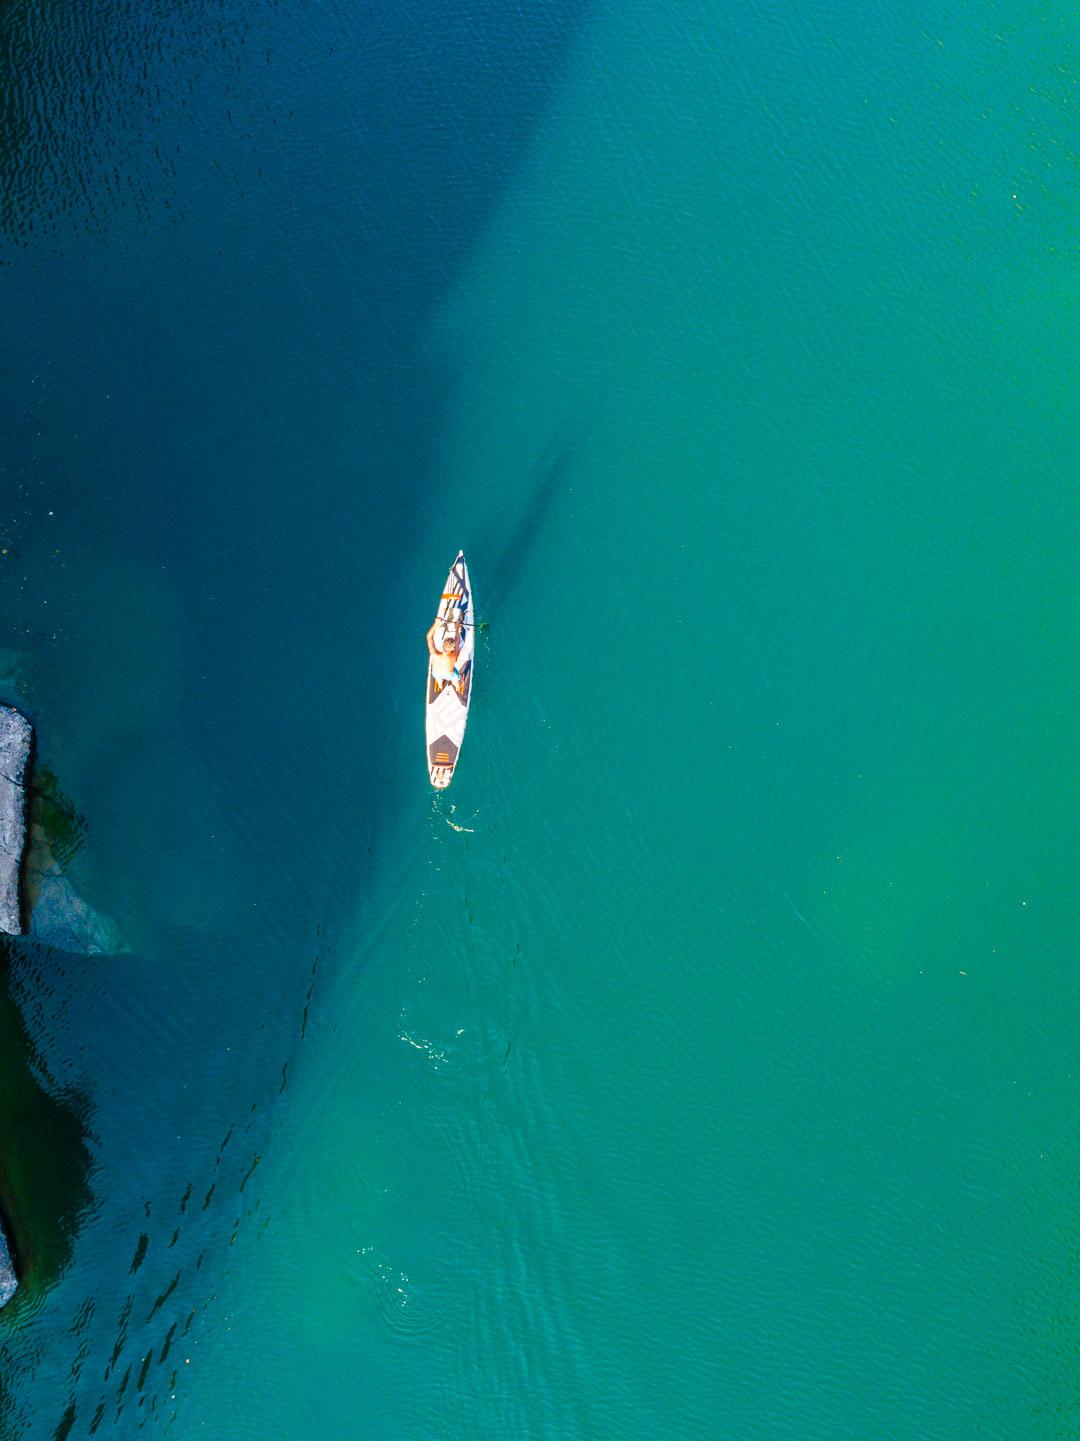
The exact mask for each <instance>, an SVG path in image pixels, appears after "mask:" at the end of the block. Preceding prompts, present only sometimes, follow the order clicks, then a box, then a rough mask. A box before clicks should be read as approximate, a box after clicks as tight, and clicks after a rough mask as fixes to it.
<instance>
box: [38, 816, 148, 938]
mask: <svg viewBox="0 0 1080 1441" xmlns="http://www.w3.org/2000/svg"><path fill="white" fill-rule="evenodd" d="M26 888H27V891H28V893H29V904H30V934H31V935H32V936H34V937H36V938H37V939H38V940H39V941H44V942H45V944H46V945H47V946H52V947H53V948H54V949H55V950H58V951H71V952H74V953H76V954H78V955H91V956H93V955H102V954H104V955H117V954H119V952H121V951H124V950H126V949H127V946H126V944H125V942H124V940H123V937H122V936H121V935H120V932H119V931H118V930H117V928H116V926H115V925H114V924H113V922H112V921H111V920H110V919H109V917H108V916H103V915H102V914H101V912H100V911H96V910H95V909H94V908H93V906H91V905H89V904H88V903H87V902H86V901H85V900H84V899H83V898H82V896H81V895H80V894H79V892H78V891H77V890H76V889H75V887H74V886H73V885H72V883H71V881H70V880H68V878H67V876H66V875H65V874H64V872H63V871H62V870H61V869H60V866H59V865H58V864H57V861H56V858H55V857H54V856H53V855H52V854H51V853H50V851H49V849H48V846H47V844H45V843H44V842H42V841H41V840H40V837H39V834H38V830H37V827H34V828H33V831H32V835H31V842H30V847H29V852H28V855H27V861H26Z"/></svg>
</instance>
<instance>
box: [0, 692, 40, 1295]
mask: <svg viewBox="0 0 1080 1441" xmlns="http://www.w3.org/2000/svg"><path fill="white" fill-rule="evenodd" d="M33 734H34V733H33V729H32V728H31V725H30V722H29V721H28V720H27V719H26V717H25V716H24V715H22V714H21V712H19V711H17V710H15V709H13V708H12V707H11V706H0V931H6V932H7V934H8V935H9V936H18V935H21V934H22V931H23V909H22V897H21V895H20V880H19V878H20V873H21V870H22V858H23V851H24V850H25V848H26V790H25V787H24V781H25V779H26V770H27V766H28V765H29V763H30V746H31V742H32V740H33ZM0 1294H2V1282H0Z"/></svg>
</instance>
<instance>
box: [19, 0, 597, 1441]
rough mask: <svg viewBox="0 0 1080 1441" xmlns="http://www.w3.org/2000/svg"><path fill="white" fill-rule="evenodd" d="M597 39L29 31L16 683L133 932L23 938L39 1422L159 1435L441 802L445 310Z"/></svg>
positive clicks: (405, 17) (50, 25) (317, 15)
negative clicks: (380, 916) (311, 1049)
mask: <svg viewBox="0 0 1080 1441" xmlns="http://www.w3.org/2000/svg"><path fill="white" fill-rule="evenodd" d="M581 18H582V17H581V0H556V3H543V4H540V3H529V4H526V5H523V6H505V5H503V4H501V3H497V0H482V3H479V4H474V5H471V6H470V7H469V9H468V10H467V11H465V10H462V9H461V8H460V7H455V6H450V5H447V4H412V5H405V6H396V5H395V6H391V5H386V4H379V5H371V4H346V3H333V4H328V5H323V6H315V5H308V4H273V3H263V4H259V3H233V4H206V5H195V6H185V7H178V6H170V5H165V4H155V5H143V4H135V3H132V0H128V3H124V4H119V5H113V6H110V7H104V8H103V9H101V10H100V11H99V10H97V9H95V10H93V11H91V10H87V11H85V12H83V11H79V12H78V13H74V12H73V13H68V12H67V11H65V10H64V9H62V8H61V7H52V6H44V5H33V4H31V5H23V4H18V5H7V6H5V7H4V8H3V9H2V10H0V78H2V90H3V94H4V97H5V99H4V110H3V114H4V121H3V126H4V129H3V150H2V160H0V163H2V166H3V208H2V217H0V218H2V227H3V233H2V239H0V260H2V265H0V325H2V327H3V335H4V338H5V344H4V364H3V370H2V372H0V424H2V427H3V433H4V437H5V444H4V448H3V455H2V456H0V494H2V495H3V498H4V505H3V509H2V513H0V541H2V543H3V545H4V546H5V547H6V549H7V554H5V555H4V556H3V557H0V560H2V562H3V564H2V565H0V647H3V648H6V649H8V650H10V651H11V652H13V653H15V660H14V661H13V665H14V667H15V669H14V671H13V674H14V675H16V676H17V681H16V682H13V693H12V694H9V695H6V696H5V697H3V698H5V699H15V700H20V701H21V702H22V703H24V704H25V705H26V706H27V708H28V710H29V712H30V714H31V715H32V717H33V719H34V720H35V722H36V725H37V731H38V743H39V762H40V763H42V764H47V765H48V766H49V768H50V769H51V770H52V771H54V772H55V774H56V775H57V777H58V778H59V782H60V784H61V786H62V787H63V788H64V790H65V792H66V793H67V795H68V796H69V797H70V800H71V802H72V804H73V806H75V807H76V808H77V810H78V811H79V812H80V813H81V815H82V816H83V817H84V818H85V823H86V826H85V843H84V846H83V849H82V851H81V853H80V854H79V856H78V857H77V858H76V862H75V869H76V872H77V874H78V878H79V881H80V884H81V885H82V887H83V889H84V891H85V892H86V893H87V894H88V896H89V897H90V898H91V900H92V902H93V904H95V905H96V906H98V907H99V908H100V909H102V910H103V911H105V912H107V913H108V914H109V915H110V916H111V917H112V918H113V920H114V921H115V922H116V924H117V926H118V927H119V930H120V932H121V934H122V935H123V937H124V939H125V942H126V949H124V950H122V951H121V952H120V953H118V954H116V955H105V956H78V957H76V956H72V955H68V954H64V953H60V952H57V951H55V950H51V949H49V948H48V947H45V946H41V945H39V944H36V943H34V942H31V941H19V942H17V943H15V945H14V946H13V947H12V951H11V954H10V956H9V959H8V969H7V972H6V984H7V990H8V994H9V996H10V1002H11V1004H12V1005H13V1006H14V1008H15V1009H14V1010H13V1012H12V1016H11V1019H10V1026H9V1029H10V1030H11V1033H12V1034H16V1033H17V1034H18V1035H19V1036H21V1037H22V1041H21V1043H20V1044H21V1050H20V1051H19V1053H18V1055H17V1056H16V1059H15V1061H13V1062H12V1065H13V1067H14V1070H13V1078H14V1079H13V1080H12V1085H17V1086H19V1087H22V1088H23V1090H24V1092H25V1096H26V1098H27V1100H26V1104H25V1106H21V1107H14V1108H13V1114H12V1115H11V1116H9V1118H8V1128H9V1132H10V1144H9V1137H4V1136H0V1148H7V1150H8V1153H9V1155H10V1156H12V1157H15V1158H16V1159H17V1164H14V1162H12V1163H10V1164H9V1166H8V1172H9V1174H8V1177H7V1180H6V1182H5V1186H6V1190H7V1196H8V1210H9V1212H11V1213H13V1216H14V1223H15V1230H16V1243H17V1245H18V1247H19V1250H20V1255H21V1256H22V1258H23V1260H24V1262H25V1263H26V1266H27V1284H26V1286H25V1288H24V1293H23V1295H22V1296H21V1297H20V1299H19V1300H17V1301H16V1303H14V1305H13V1307H12V1308H11V1309H10V1310H9V1312H7V1313H5V1316H4V1318H3V1320H2V1322H0V1347H2V1348H3V1362H2V1364H3V1378H2V1384H3V1393H4V1400H5V1417H6V1424H7V1428H8V1430H9V1432H10V1434H13V1435H14V1434H17V1435H19V1436H22V1437H39V1436H54V1435H58V1436H67V1435H71V1436H81V1435H87V1434H91V1433H93V1432H96V1431H101V1432H102V1434H105V1433H108V1434H113V1435H126V1434H129V1433H131V1432H134V1430H135V1429H136V1428H137V1426H139V1425H142V1424H144V1423H145V1422H147V1420H148V1419H149V1418H155V1419H156V1420H157V1421H160V1422H164V1421H165V1420H166V1418H167V1417H168V1416H169V1415H171V1414H172V1412H173V1410H174V1409H175V1407H174V1405H173V1401H174V1400H175V1393H176V1391H177V1388H178V1386H179V1387H182V1386H183V1384H184V1378H183V1374H182V1372H183V1367H182V1365H181V1366H179V1370H180V1372H181V1375H180V1379H179V1381H178V1380H177V1377H176V1372H177V1370H178V1360H177V1356H178V1346H179V1341H180V1339H181V1338H183V1339H185V1341H186V1344H187V1348H188V1349H189V1350H190V1346H191V1344H193V1342H194V1340H195V1339H197V1336H198V1333H199V1330H200V1327H207V1326H212V1325H213V1324H216V1322H215V1317H214V1310H213V1308H214V1295H215V1282H214V1277H215V1275H217V1274H219V1273H220V1270H221V1268H222V1267H223V1266H224V1265H225V1264H226V1260H227V1255H228V1251H229V1246H230V1242H231V1241H232V1240H233V1239H234V1238H235V1236H236V1234H237V1232H238V1230H239V1229H241V1228H243V1227H245V1226H260V1225H264V1224H266V1221H267V1218H268V1215H269V1213H270V1212H271V1211H272V1204H273V1202H272V1181H270V1180H266V1179H265V1178H266V1177H267V1176H268V1175H269V1174H270V1173H271V1172H272V1165H268V1164H266V1163H267V1162H268V1161H271V1160H272V1155H273V1146H274V1138H275V1125H276V1121H275V1117H276V1116H277V1115H278V1113H279V1107H280V1098H281V1097H282V1096H283V1095H285V1094H286V1093H287V1090H288V1086H289V1084H290V1082H291V1080H292V1078H293V1077H295V1075H296V1072H297V1068H298V1067H300V1066H302V1065H303V1063H304V1038H305V1036H306V1034H307V1023H308V1020H309V1018H310V1016H311V1013H312V1011H313V1010H314V1011H317V1009H318V1006H319V986H320V982H321V981H322V980H324V979H325V978H326V976H327V974H328V973H332V970H333V966H334V964H335V961H334V957H335V948H336V947H338V946H339V945H340V943H341V940H342V935H343V932H344V930H345V928H347V927H348V925H349V924H350V921H351V918H352V917H354V916H355V914H356V912H357V906H358V902H359V900H360V898H361V897H362V895H363V888H364V881H365V875H366V874H367V873H368V872H369V871H370V868H371V866H372V865H373V864H375V863H377V861H378V856H379V851H380V846H381V844H382V837H383V836H384V834H385V833H386V826H387V824H388V822H389V821H390V819H391V818H392V817H393V815H394V813H395V810H396V808H397V807H398V806H399V805H400V804H401V802H402V796H403V787H404V788H405V790H406V791H407V792H408V794H409V796H412V791H411V789H410V787H411V785H412V780H413V778H412V777H411V776H410V778H409V780H408V781H407V782H406V781H403V779H402V773H401V770H400V768H399V767H398V766H397V765H396V764H388V763H387V756H388V755H389V754H391V753H396V748H397V747H398V746H399V739H398V738H399V736H400V734H401V732H402V728H403V726H404V725H405V724H406V717H407V718H408V721H409V722H410V723H412V724H414V725H415V710H416V699H417V697H416V689H417V684H416V666H417V649H418V647H419V646H421V645H422V635H423V629H424V627H425V625H426V622H427V611H428V609H429V608H430V603H431V600H432V597H431V596H430V595H429V594H427V593H426V592H425V593H424V594H422V595H418V594H416V593H415V588H414V587H412V586H410V585H409V584H407V581H408V578H409V576H410V574H411V572H410V566H412V565H414V564H415V563H416V559H417V556H418V555H419V556H421V557H422V558H423V559H424V560H425V562H427V561H428V559H429V558H430V563H429V564H428V569H429V570H430V568H431V565H434V571H433V572H432V573H433V574H435V575H436V577H438V575H439V573H440V569H439V568H440V567H441V566H442V565H443V564H444V561H445V557H444V552H445V550H446V546H447V544H449V545H450V546H451V552H452V549H453V547H454V546H455V545H456V544H457V543H458V537H457V536H456V535H455V534H454V531H453V525H452V517H448V516H445V515H444V514H442V512H441V509H440V507H441V504H442V501H441V497H440V495H439V493H438V491H437V489H436V487H435V481H434V478H433V475H434V451H433V446H434V444H435V437H436V436H437V434H438V430H439V422H440V417H441V416H442V415H443V414H444V412H445V409H446V406H447V404H448V402H449V400H450V399H451V398H452V395H453V391H454V383H455V382H454V371H453V358H452V357H447V356H440V355H438V354H436V353H434V352H433V351H432V350H431V349H430V348H429V346H428V344H427V342H426V340H425V335H426V328H427V326H428V324H429V322H430V321H431V320H432V318H433V316H435V315H436V313H437V311H438V308H439V305H440V301H441V299H442V297H443V296H444V295H445V293H446V291H447V288H448V286H449V285H450V284H451V283H452V282H453V280H454V278H455V276H456V275H457V273H458V272H459V270H460V268H461V267H462V266H463V265H464V264H465V263H466V262H467V260H468V258H469V255H470V252H471V248H472V247H473V245H474V243H475V242H476V241H477V239H478V238H479V237H480V236H481V235H482V234H483V231H484V227H485V224H486V222H487V219H488V217H489V216H490V214H491V212H492V209H493V207H494V206H495V204H496V203H497V201H498V199H499V197H500V195H501V194H502V192H503V190H504V188H505V186H506V184H507V183H508V181H509V180H510V178H511V177H512V176H513V174H514V172H515V169H516V167H517V166H518V165H519V163H520V161H521V158H522V156H523V155H524V153H525V150H526V148H527V146H528V142H529V138H530V135H531V134H532V132H533V130H534V128H535V126H536V124H537V122H538V121H539V119H540V118H541V117H542V115H543V114H544V111H545V106H546V104H547V102H548V99H549V97H550V93H551V91H552V88H553V86H554V85H555V84H556V83H557V80H558V77H559V74H560V71H561V68H562V66H563V64H564V61H565V59H566V57H567V55H568V54H569V53H570V51H571V49H572V46H573V42H574V37H575V34H576V32H577V30H578V27H579V24H580V21H581ZM436 583H437V580H436ZM430 589H431V587H430V586H429V590H430ZM415 784H416V786H417V787H422V786H423V785H424V784H425V779H424V776H423V773H422V766H421V764H420V758H419V755H418V757H417V763H416V777H415ZM20 1094H22V1092H20ZM20 1128H21V1129H20ZM35 1148H36V1149H35ZM28 1178H30V1179H29V1180H28ZM35 1187H36V1189H35ZM39 1196H40V1197H41V1198H43V1199H41V1200H40V1204H38V1202H37V1200H36V1198H38V1197H39ZM46 1211H47V1213H48V1214H47V1215H46V1214H44V1213H45V1212H46ZM300 1241H302V1238H298V1242H300ZM170 1398H173V1399H172V1400H171V1399H170ZM221 1434H223V1435H225V1434H229V1432H228V1429H227V1426H225V1425H224V1424H223V1430H222V1433H221Z"/></svg>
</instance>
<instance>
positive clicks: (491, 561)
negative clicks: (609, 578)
mask: <svg viewBox="0 0 1080 1441" xmlns="http://www.w3.org/2000/svg"><path fill="white" fill-rule="evenodd" d="M578 444H579V443H578V441H576V440H575V441H567V442H565V443H564V444H563V445H561V446H560V447H559V448H558V449H555V450H553V451H551V452H549V453H548V454H546V455H543V456H541V457H540V459H539V460H538V461H537V462H536V465H535V467H534V469H533V474H532V476H531V477H530V479H529V491H528V494H529V498H528V501H527V502H526V504H525V508H524V510H523V511H522V512H521V515H520V517H519V519H518V521H517V523H516V525H515V526H514V527H513V529H512V530H511V531H510V533H509V535H501V536H499V537H498V539H496V538H495V537H494V535H492V534H491V533H488V534H483V535H481V536H480V537H478V539H477V542H476V547H475V548H476V553H477V555H478V556H479V557H486V559H485V560H484V608H485V610H486V611H487V612H488V614H489V615H491V614H494V613H495V612H496V611H499V610H502V609H503V607H504V606H505V605H506V602H507V600H508V599H509V598H510V596H511V595H512V593H513V591H514V590H515V588H516V587H517V585H518V583H519V581H520V579H521V577H522V575H523V573H524V571H525V568H526V566H527V565H528V562H529V559H530V557H531V555H532V553H533V550H534V549H535V546H536V542H537V538H538V537H539V535H540V533H541V531H542V530H543V529H544V526H545V525H546V523H547V520H548V518H549V516H550V514H551V510H552V507H553V506H554V504H555V502H556V500H557V499H558V497H559V496H560V494H561V493H562V492H563V491H564V490H565V488H566V477H567V474H568V472H569V470H570V467H571V466H572V464H573V462H574V459H575V456H576V454H577V451H578ZM485 618H487V617H485Z"/></svg>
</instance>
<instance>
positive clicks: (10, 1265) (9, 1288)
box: [0, 1226, 19, 1306]
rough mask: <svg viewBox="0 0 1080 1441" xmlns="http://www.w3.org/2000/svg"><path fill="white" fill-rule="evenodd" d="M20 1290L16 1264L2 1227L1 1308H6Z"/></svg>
mask: <svg viewBox="0 0 1080 1441" xmlns="http://www.w3.org/2000/svg"><path fill="white" fill-rule="evenodd" d="M18 1289H19V1283H18V1281H17V1280H16V1279H15V1263H14V1261H12V1259H11V1252H10V1251H9V1250H8V1243H7V1237H6V1236H5V1235H4V1231H3V1227H2V1226H0V1306H6V1305H7V1303H8V1302H9V1301H10V1300H11V1298H12V1296H14V1294H15V1292H16V1291H17V1290H18Z"/></svg>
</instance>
